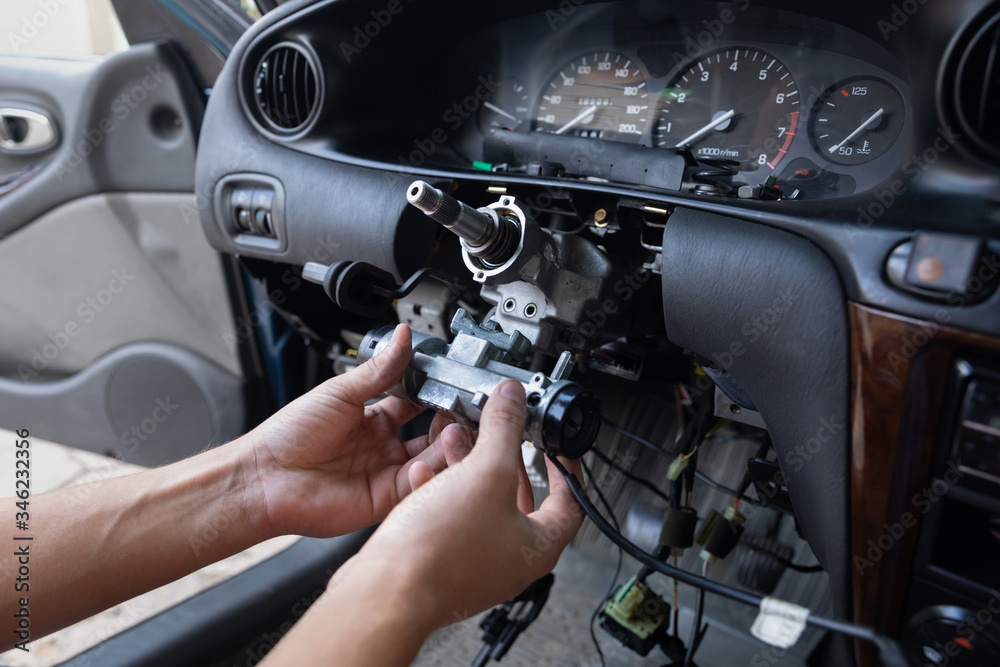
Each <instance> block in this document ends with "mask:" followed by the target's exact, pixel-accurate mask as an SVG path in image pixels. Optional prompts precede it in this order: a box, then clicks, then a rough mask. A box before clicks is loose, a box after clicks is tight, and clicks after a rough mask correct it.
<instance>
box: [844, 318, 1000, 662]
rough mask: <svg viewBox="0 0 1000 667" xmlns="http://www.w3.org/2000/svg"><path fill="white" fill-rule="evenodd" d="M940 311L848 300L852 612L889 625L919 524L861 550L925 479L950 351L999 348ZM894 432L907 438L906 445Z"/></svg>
mask: <svg viewBox="0 0 1000 667" xmlns="http://www.w3.org/2000/svg"><path fill="white" fill-rule="evenodd" d="M941 312H942V322H945V323H943V324H942V323H939V322H929V321H923V320H917V319H913V318H909V317H904V316H902V315H897V314H894V313H890V312H886V311H881V310H878V309H875V308H870V307H868V306H862V305H860V304H856V303H850V304H849V307H848V313H849V317H850V326H851V428H852V434H851V442H852V445H851V560H852V567H851V583H852V589H853V590H852V592H853V600H854V620H855V621H856V622H858V623H862V624H865V625H874V626H876V627H878V628H880V629H882V630H883V631H885V632H888V633H890V634H894V633H895V632H897V631H898V629H899V627H900V623H901V621H902V619H901V618H900V617H901V614H902V606H903V602H904V601H905V596H906V591H907V587H908V581H909V578H910V564H911V561H912V559H913V557H914V551H915V548H916V536H917V533H918V531H917V530H908V531H906V532H905V533H904V534H903V536H902V537H901V538H900V539H899V540H898V541H897V542H895V543H894V544H893V546H892V547H891V548H890V549H889V550H887V551H885V552H884V553H881V555H880V557H879V558H878V559H877V560H876V559H869V558H868V555H869V550H870V549H871V545H872V544H876V545H877V544H878V540H879V538H880V537H882V536H883V534H884V533H885V532H886V528H885V525H886V524H887V523H889V524H891V523H893V522H896V521H898V520H899V519H900V517H901V516H902V513H903V512H905V511H907V509H906V504H905V503H906V500H905V499H908V498H911V497H912V496H913V494H914V493H917V492H919V490H920V489H921V488H923V486H924V485H926V483H927V480H928V475H929V472H930V464H931V456H932V453H933V449H934V442H935V436H936V434H937V430H938V426H939V419H940V413H941V408H942V403H943V399H944V395H943V394H944V391H945V384H946V379H947V376H948V373H949V368H950V363H951V361H952V359H953V358H954V356H955V353H956V351H957V350H958V349H959V348H960V349H961V350H962V351H963V352H972V353H975V352H980V353H983V352H986V353H991V352H1000V338H992V337H988V336H984V335H982V334H978V333H974V332H970V331H965V330H962V329H956V328H954V327H949V326H947V324H946V320H945V317H946V315H947V313H946V311H944V309H942V311H941ZM904 435H905V437H903V436H904ZM901 437H902V438H903V440H905V441H906V442H907V443H909V444H908V445H907V446H906V447H905V448H904V447H901V446H900V442H901ZM913 443H916V445H915V446H914V444H913ZM859 559H861V560H859ZM869 563H870V565H869ZM858 649H859V656H858V657H859V662H860V663H861V664H862V665H875V664H876V660H875V656H874V653H873V651H872V648H871V647H870V646H865V645H859V647H858Z"/></svg>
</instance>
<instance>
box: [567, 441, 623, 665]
mask: <svg viewBox="0 0 1000 667" xmlns="http://www.w3.org/2000/svg"><path fill="white" fill-rule="evenodd" d="M594 451H595V452H596V451H597V450H596V449H595V450H594ZM580 465H581V466H583V469H584V470H585V471H586V472H587V476H588V477H590V483H591V484H592V485H593V487H594V491H596V492H597V497H598V498H599V499H600V501H601V504H602V505H604V509H605V510H607V512H608V516H610V517H611V522H612V523H613V524H614V527H615V530H618V531H619V532H620V530H621V529H620V527H619V525H618V519H617V518H615V512H614V510H613V509H611V503H609V502H608V499H607V498H605V497H604V493H602V492H601V487H600V486H598V485H597V480H596V479H595V478H594V473H593V471H592V470H591V469H590V466H588V465H587V462H586V461H584V460H583V459H581V460H580ZM574 479H575V478H574ZM623 558H624V555H623V552H622V548H621V547H620V546H619V547H618V564H617V565H616V566H615V576H614V577H612V579H611V587H610V588H608V592H607V594H606V595H605V596H604V597H603V598H602V599H601V601H600V603H598V605H597V608H596V609H594V613H593V614H591V615H590V639H591V640H592V641H593V642H594V648H595V649H597V655H598V657H600V659H601V666H602V667H605V663H604V651H602V650H601V645H600V644H599V643H598V642H597V634H596V633H595V632H594V622H595V621H596V620H597V617H598V615H599V614H600V613H601V609H603V608H604V603H605V602H607V601H608V598H610V597H611V595H612V594H613V593H614V592H615V586H616V585H617V584H618V577H619V576H620V575H621V572H622V560H623Z"/></svg>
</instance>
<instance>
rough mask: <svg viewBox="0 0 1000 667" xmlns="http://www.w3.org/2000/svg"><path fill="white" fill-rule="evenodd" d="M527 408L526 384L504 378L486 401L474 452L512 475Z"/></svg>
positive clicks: (518, 455) (473, 453) (519, 451)
mask: <svg viewBox="0 0 1000 667" xmlns="http://www.w3.org/2000/svg"><path fill="white" fill-rule="evenodd" d="M524 411H525V404H524V387H523V386H522V385H521V383H520V382H517V381H514V380H507V381H505V382H503V383H502V384H501V385H500V386H499V387H497V389H496V391H494V392H493V394H492V395H491V396H490V397H489V400H487V401H486V406H485V407H484V408H483V416H482V418H481V419H480V420H479V437H478V439H477V440H476V448H475V450H474V451H473V452H472V454H471V456H478V457H479V458H480V459H482V460H485V461H487V462H488V465H490V466H492V467H494V468H495V469H497V470H498V471H499V470H506V471H508V472H509V474H510V476H511V478H513V477H514V476H515V475H516V474H517V465H518V461H520V460H521V456H520V454H521V442H522V440H523V436H524Z"/></svg>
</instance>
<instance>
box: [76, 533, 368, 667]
mask: <svg viewBox="0 0 1000 667" xmlns="http://www.w3.org/2000/svg"><path fill="white" fill-rule="evenodd" d="M371 532H372V530H371V529H369V530H363V531H359V532H356V533H351V534H349V535H344V536H342V537H336V538H333V539H329V540H318V539H312V538H303V539H301V540H299V541H298V542H296V543H295V544H293V545H292V546H291V547H289V548H288V549H286V550H285V551H282V552H281V553H279V554H277V555H275V556H272V557H271V558H269V559H268V560H266V561H264V562H263V563H260V564H258V565H255V566H254V567H252V568H250V569H249V570H246V571H244V572H241V573H240V574H238V575H236V576H235V577H232V578H231V579H228V580H226V581H224V582H222V583H220V584H218V585H217V586H213V587H212V588H210V589H208V590H207V591H203V592H201V593H199V594H198V595H195V596H194V597H191V598H189V599H188V600H185V601H184V602H181V603H180V604H177V605H175V606H173V607H171V608H170V609H167V610H166V611H164V612H162V613H160V614H157V615H156V616H154V617H152V618H150V619H148V620H146V621H144V622H142V623H140V624H139V625H136V626H134V627H132V628H129V629H128V630H125V631H124V632H121V633H119V634H117V635H115V636H113V637H111V638H110V639H108V640H106V641H104V642H101V643H100V644H98V645H97V646H95V647H93V648H91V649H88V650H87V651H84V652H83V653H80V654H79V655H77V656H76V657H74V658H71V659H69V660H67V661H65V662H63V663H62V667H71V666H74V665H102V666H103V667H161V666H162V667H174V666H175V665H205V664H208V663H210V662H211V661H213V660H218V659H220V658H223V657H225V656H226V655H227V654H230V653H233V652H234V651H237V650H239V649H240V648H241V647H243V646H244V645H246V644H247V643H248V642H249V641H252V640H253V639H254V638H257V637H261V636H262V635H263V633H265V632H268V631H270V630H272V629H273V628H275V627H276V626H279V625H280V624H282V622H283V621H286V620H289V619H296V618H298V617H299V616H301V615H302V613H303V612H305V609H306V607H307V606H308V604H310V603H311V602H312V601H314V600H315V599H316V598H317V597H319V596H320V595H321V594H322V593H323V591H324V590H325V588H326V583H327V581H328V580H329V578H330V576H332V575H333V573H334V572H335V571H336V570H337V568H339V567H340V566H341V565H343V563H344V562H345V561H346V560H347V559H348V558H350V557H351V556H353V555H354V554H355V553H357V552H358V550H359V549H360V548H361V546H362V545H363V544H364V542H365V540H367V539H368V537H369V536H370V535H371ZM268 641H270V638H269V639H268Z"/></svg>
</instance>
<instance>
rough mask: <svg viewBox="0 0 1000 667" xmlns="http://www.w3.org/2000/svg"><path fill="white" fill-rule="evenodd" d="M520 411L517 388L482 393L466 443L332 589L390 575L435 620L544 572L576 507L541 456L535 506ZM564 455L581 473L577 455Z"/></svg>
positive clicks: (572, 527) (573, 524)
mask: <svg viewBox="0 0 1000 667" xmlns="http://www.w3.org/2000/svg"><path fill="white" fill-rule="evenodd" d="M524 420H525V396H524V388H523V387H522V386H521V384H520V383H518V382H512V381H508V382H505V383H504V384H502V385H501V386H500V389H499V391H497V392H494V394H493V395H492V396H491V397H490V399H489V400H488V401H487V403H486V406H485V408H484V410H483V416H482V421H481V422H480V430H479V437H478V440H477V442H476V446H475V448H474V449H473V450H472V452H471V453H470V454H469V455H468V456H467V457H465V459H464V460H463V461H462V463H461V464H460V465H457V466H455V467H452V468H450V469H448V470H446V471H445V472H443V473H441V474H440V475H438V476H437V477H435V478H434V479H433V481H431V482H429V483H427V484H423V485H421V486H420V488H418V489H417V490H416V492H415V493H413V494H412V495H411V496H410V497H408V498H406V499H405V500H404V501H403V502H402V503H401V504H400V505H399V506H398V507H397V508H395V509H394V510H393V511H392V512H391V513H390V514H389V516H388V517H387V518H386V520H385V522H384V523H383V524H382V525H381V526H380V527H379V529H378V530H377V531H376V532H375V534H374V535H373V536H372V537H371V538H370V539H369V540H368V542H367V543H366V544H365V546H364V547H363V548H362V550H361V551H360V552H359V554H358V555H357V556H355V557H354V558H353V559H352V560H351V561H350V562H349V563H348V564H346V565H345V566H344V567H342V568H341V569H340V570H338V572H337V574H336V575H335V576H334V578H333V580H332V581H331V584H330V587H331V591H335V589H337V587H338V586H339V584H340V583H343V582H347V583H346V585H345V590H346V591H348V593H347V594H346V596H347V597H348V598H349V597H353V595H354V593H353V592H351V591H354V592H360V591H363V590H365V589H366V587H368V586H370V587H371V589H370V590H382V591H386V587H387V585H388V584H387V582H390V581H391V582H395V583H394V585H395V586H397V587H400V588H401V589H404V590H405V595H400V596H398V597H400V598H404V599H408V600H415V601H417V602H416V604H418V605H421V606H422V608H421V609H418V610H416V613H417V614H419V615H420V617H421V619H422V621H423V620H426V619H430V623H429V625H430V626H432V627H431V629H433V627H440V626H441V625H445V624H447V623H451V622H454V621H455V620H459V619H462V618H467V617H468V616H471V615H472V614H475V613H477V612H479V611H482V610H484V609H488V608H489V607H491V606H493V605H495V604H498V603H500V602H503V601H504V600H507V599H510V598H512V597H514V596H515V595H517V594H518V593H520V592H521V591H522V590H524V589H525V588H526V587H527V586H528V585H529V584H530V583H531V582H533V581H535V580H536V579H538V578H540V577H542V576H544V575H545V574H546V573H548V572H550V571H551V570H552V568H553V567H555V564H556V561H557V560H558V559H559V555H560V554H561V553H562V551H563V549H564V548H565V547H566V545H567V544H569V541H570V540H571V539H572V538H573V536H574V535H575V534H576V532H577V530H579V528H580V524H581V523H582V521H583V512H582V510H581V509H580V507H579V505H578V504H577V503H576V500H575V499H574V498H573V495H572V493H571V492H570V489H569V487H568V486H567V484H566V482H565V480H564V479H563V478H562V476H561V475H560V473H559V472H558V471H557V470H556V469H555V468H554V467H553V466H552V465H551V463H548V462H547V465H548V466H549V488H550V493H549V496H548V498H546V499H545V501H544V502H543V503H542V505H541V506H540V507H539V509H538V510H537V511H532V509H533V504H532V503H531V500H530V498H531V496H530V493H528V495H527V497H526V496H525V494H524V491H525V490H526V486H525V482H526V480H525V479H524V478H523V477H522V474H523V469H524V466H523V463H522V459H521V451H520V444H521V437H522V434H523V432H524ZM563 462H564V465H566V467H567V468H568V469H569V470H570V471H572V472H574V473H576V474H577V475H579V462H577V461H566V460H563ZM527 490H528V491H530V487H527ZM387 594H389V595H391V592H387ZM334 595H335V596H336V592H334Z"/></svg>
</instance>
